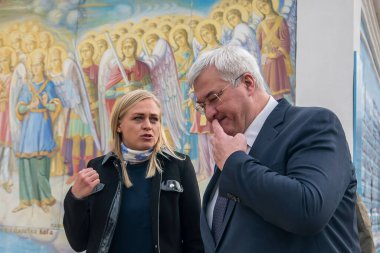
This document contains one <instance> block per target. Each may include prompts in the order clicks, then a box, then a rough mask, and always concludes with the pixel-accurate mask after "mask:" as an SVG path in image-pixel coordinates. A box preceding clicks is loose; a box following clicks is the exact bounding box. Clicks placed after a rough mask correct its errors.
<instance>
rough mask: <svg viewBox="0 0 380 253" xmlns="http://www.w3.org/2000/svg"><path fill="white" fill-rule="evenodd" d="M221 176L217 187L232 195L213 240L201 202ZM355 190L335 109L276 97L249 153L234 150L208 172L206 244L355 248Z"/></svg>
mask: <svg viewBox="0 0 380 253" xmlns="http://www.w3.org/2000/svg"><path fill="white" fill-rule="evenodd" d="M219 177H220V184H219V193H220V194H221V195H222V196H225V197H227V198H229V199H230V201H229V204H228V207H227V211H226V214H225V219H224V225H223V226H224V231H223V234H222V237H221V239H220V240H219V242H216V243H215V242H214V240H213V237H212V235H211V232H210V229H209V227H208V225H207V220H206V207H207V203H208V202H209V200H210V197H211V193H212V191H213V189H214V187H215V185H216V182H217V181H218V178H219ZM355 191H356V178H355V171H354V167H353V165H352V162H351V156H350V152H349V148H348V145H347V141H346V138H345V135H344V131H343V129H342V126H341V124H340V122H339V120H338V118H337V117H336V115H335V114H333V113H332V112H331V111H329V110H327V109H323V108H302V107H295V106H291V105H290V104H289V103H288V102H287V101H286V100H284V99H283V100H280V101H279V104H278V105H277V106H276V108H275V109H274V110H273V111H272V113H271V114H270V115H269V117H268V118H267V120H266V121H265V123H264V126H263V128H262V129H261V131H260V133H259V135H258V136H257V139H256V141H255V143H254V144H253V147H252V148H251V151H250V153H249V155H247V154H246V153H244V152H241V151H238V152H235V153H233V154H232V155H231V156H230V157H229V158H228V159H227V161H226V163H225V165H224V168H223V171H222V172H221V173H220V172H216V173H215V175H214V176H213V177H212V178H211V181H210V183H209V185H208V187H207V189H206V191H205V194H204V196H203V207H202V213H201V233H202V239H203V242H204V246H205V250H206V252H207V253H209V252H226V253H245V252H258V253H271V252H273V253H285V252H289V253H297V252H300V253H301V252H302V253H312V252H313V253H314V252H315V253H329V252H339V253H343V252H355V253H356V252H360V250H359V241H358V233H357V223H356V212H355V202H356V198H355Z"/></svg>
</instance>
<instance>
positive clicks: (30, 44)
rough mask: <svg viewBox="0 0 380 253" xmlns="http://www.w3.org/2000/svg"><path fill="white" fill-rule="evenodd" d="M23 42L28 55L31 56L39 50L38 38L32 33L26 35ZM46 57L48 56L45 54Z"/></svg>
mask: <svg viewBox="0 0 380 253" xmlns="http://www.w3.org/2000/svg"><path fill="white" fill-rule="evenodd" d="M22 42H23V44H22V47H23V51H24V52H25V53H26V54H30V53H31V52H33V51H34V50H35V49H37V46H38V44H37V38H36V36H35V35H34V34H32V33H27V34H25V35H24V37H23V40H22ZM45 57H46V54H45Z"/></svg>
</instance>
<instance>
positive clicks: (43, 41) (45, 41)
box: [40, 34, 50, 49]
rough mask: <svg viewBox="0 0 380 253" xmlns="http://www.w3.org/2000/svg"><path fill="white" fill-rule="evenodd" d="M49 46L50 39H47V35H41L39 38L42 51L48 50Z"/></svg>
mask: <svg viewBox="0 0 380 253" xmlns="http://www.w3.org/2000/svg"><path fill="white" fill-rule="evenodd" d="M49 46H50V38H49V35H47V34H42V35H41V36H40V47H41V48H42V49H46V48H49Z"/></svg>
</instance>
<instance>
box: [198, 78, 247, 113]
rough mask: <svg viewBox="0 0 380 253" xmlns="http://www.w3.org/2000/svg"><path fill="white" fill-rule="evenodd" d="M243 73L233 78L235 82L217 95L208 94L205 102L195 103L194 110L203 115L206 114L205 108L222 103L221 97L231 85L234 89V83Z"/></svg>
mask: <svg viewBox="0 0 380 253" xmlns="http://www.w3.org/2000/svg"><path fill="white" fill-rule="evenodd" d="M244 74H245V73H243V74H241V75H240V76H238V77H237V78H235V80H234V81H233V83H229V84H227V85H226V86H225V87H224V88H223V89H221V90H220V91H219V92H217V93H213V94H210V95H209V96H207V97H206V98H205V101H204V102H203V103H196V104H195V110H197V111H198V112H200V113H201V114H205V113H206V106H215V105H217V104H218V103H219V102H220V101H222V99H221V97H222V95H223V93H224V91H225V90H226V89H227V88H228V87H230V86H231V84H233V85H234V87H236V86H237V85H236V82H237V81H238V80H239V79H240V78H241V77H242V76H243V75H244Z"/></svg>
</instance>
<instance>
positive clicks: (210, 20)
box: [195, 19, 222, 46]
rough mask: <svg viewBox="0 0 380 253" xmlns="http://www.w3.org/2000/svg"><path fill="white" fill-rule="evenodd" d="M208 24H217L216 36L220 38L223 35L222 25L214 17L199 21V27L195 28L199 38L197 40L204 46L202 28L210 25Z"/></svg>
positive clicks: (196, 36) (196, 35)
mask: <svg viewBox="0 0 380 253" xmlns="http://www.w3.org/2000/svg"><path fill="white" fill-rule="evenodd" d="M208 24H212V25H214V26H215V28H216V38H217V39H218V40H219V39H220V37H221V34H222V33H221V27H220V24H219V23H218V22H216V21H215V20H213V19H205V20H203V21H201V22H199V24H198V25H197V27H196V28H195V38H196V39H197V41H198V42H199V43H200V44H201V45H202V46H204V45H205V43H204V42H203V39H202V37H201V28H202V27H203V26H205V25H208Z"/></svg>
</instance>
